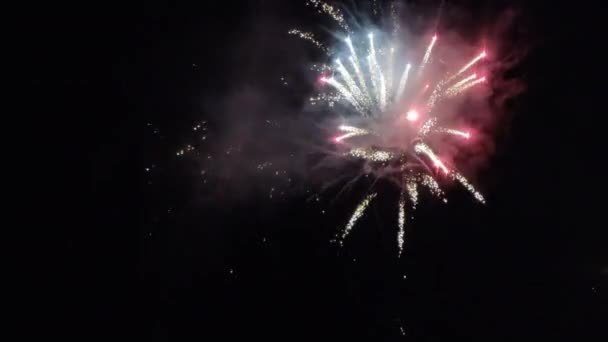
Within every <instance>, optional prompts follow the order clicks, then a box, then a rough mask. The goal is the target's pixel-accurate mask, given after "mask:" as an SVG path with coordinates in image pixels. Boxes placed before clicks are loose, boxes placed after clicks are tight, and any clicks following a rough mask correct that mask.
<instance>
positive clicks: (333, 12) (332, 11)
mask: <svg viewBox="0 0 608 342" xmlns="http://www.w3.org/2000/svg"><path fill="white" fill-rule="evenodd" d="M308 4H310V5H312V6H314V7H315V8H319V6H320V7H321V10H322V11H323V12H325V13H326V14H328V15H329V16H330V17H332V18H333V19H334V20H335V21H337V22H338V25H340V27H342V28H343V29H344V30H345V31H347V32H348V31H350V29H349V28H348V24H347V23H346V20H344V15H342V12H341V11H340V10H339V9H337V8H335V7H333V6H332V5H330V4H328V3H326V2H325V1H321V0H308Z"/></svg>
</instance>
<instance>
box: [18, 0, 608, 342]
mask: <svg viewBox="0 0 608 342" xmlns="http://www.w3.org/2000/svg"><path fill="white" fill-rule="evenodd" d="M454 4H455V5H457V6H459V7H461V8H463V9H464V10H465V11H470V13H474V16H475V17H479V18H480V22H488V21H490V20H491V18H492V17H493V15H494V14H497V13H501V11H503V10H504V9H505V8H516V9H518V10H519V11H521V13H523V18H524V19H523V23H525V25H527V27H526V29H527V32H529V34H530V42H531V44H530V45H531V49H530V52H529V54H528V55H527V56H526V57H525V58H524V59H523V60H522V61H521V62H520V65H519V66H518V67H517V70H515V71H514V72H515V73H516V74H517V75H518V77H521V78H522V79H523V80H524V81H525V84H526V86H527V90H526V92H525V93H524V94H522V95H521V96H520V97H519V98H518V99H517V101H516V103H515V105H514V107H513V108H516V109H517V113H515V114H514V115H513V119H512V121H511V124H510V125H509V127H508V132H507V133H506V135H507V136H508V139H504V140H503V144H504V145H502V146H499V149H498V150H497V154H496V156H495V158H494V159H493V160H492V163H491V165H490V169H489V170H488V172H489V173H490V174H492V177H491V178H492V181H493V182H494V185H493V190H492V193H491V194H490V198H489V205H488V206H487V207H485V208H481V207H478V206H475V205H472V204H471V201H470V200H469V199H468V198H467V197H466V195H465V194H460V193H456V194H454V195H455V196H456V198H455V199H453V200H452V201H451V203H452V204H451V205H450V206H448V207H447V209H438V207H433V206H431V207H430V208H428V209H422V212H421V213H420V214H419V216H420V217H419V222H417V224H416V230H415V232H414V233H413V235H412V242H411V245H410V247H408V248H409V251H408V254H407V256H406V257H404V258H402V259H400V260H397V259H396V258H395V252H396V251H395V250H393V249H391V248H393V247H388V248H387V246H390V239H392V238H393V237H392V236H393V235H391V234H387V233H382V232H381V230H374V229H373V228H372V229H367V230H365V229H361V230H359V231H360V233H358V235H357V234H354V236H353V238H352V242H351V243H350V244H349V245H348V248H345V249H341V250H339V249H337V248H336V247H335V246H333V245H331V244H330V243H329V242H328V241H329V239H330V238H331V236H332V234H333V231H332V229H335V226H334V225H331V224H330V223H331V222H332V219H329V220H326V219H325V218H324V217H321V216H319V215H318V210H313V209H310V208H309V207H303V206H301V205H300V202H299V200H298V199H294V200H293V201H291V202H290V201H283V202H278V203H273V204H269V203H266V202H262V201H257V200H254V199H251V200H250V201H244V203H240V204H233V205H231V206H230V207H229V208H223V207H221V206H217V207H213V206H202V207H197V201H196V200H195V197H196V187H195V189H192V184H193V183H194V181H193V180H194V179H195V176H194V175H192V174H191V173H192V171H191V170H190V169H191V168H192V167H188V166H187V165H186V166H184V164H183V162H181V161H177V159H176V158H174V152H175V150H176V149H177V147H178V146H180V144H181V143H182V141H180V138H179V136H180V135H181V134H182V132H184V131H185V130H188V129H189V128H190V127H191V123H192V122H195V121H196V120H200V119H201V118H204V117H205V115H206V114H205V113H204V111H203V112H201V110H200V104H199V102H201V101H203V100H204V99H206V98H209V97H213V96H222V94H226V93H229V92H230V91H231V90H232V88H231V87H233V86H234V84H238V83H240V82H254V81H255V82H259V84H262V85H263V84H265V83H266V82H270V81H269V80H267V79H264V75H265V74H266V70H265V68H270V69H272V68H273V66H272V65H268V63H266V64H264V63H262V62H261V61H260V58H261V57H260V56H263V55H264V52H263V51H262V52H260V51H256V53H254V54H253V56H257V57H256V58H248V56H247V54H244V53H243V52H242V46H240V47H238V48H237V47H235V44H234V42H235V41H239V37H240V36H243V35H246V34H248V33H251V32H256V29H259V27H258V25H264V20H267V17H273V16H280V17H281V18H282V21H278V22H289V21H291V20H292V19H293V20H300V21H302V20H304V21H306V20H308V18H307V16H308V15H303V14H301V12H300V10H299V9H300V8H302V7H303V6H301V4H295V2H294V3H293V4H292V3H291V1H290V2H287V1H286V2H281V1H261V0H260V1H250V2H238V1H234V2H203V1H201V2H197V3H194V4H183V3H182V4H177V5H176V4H168V3H158V2H154V3H153V2H149V3H148V2H146V3H136V4H128V5H127V4H111V5H108V4H105V5H104V6H102V5H101V4H100V5H98V6H96V5H85V4H62V5H53V6H52V7H51V6H49V7H45V8H34V9H30V11H31V13H32V14H30V15H29V16H27V17H26V18H24V19H23V22H22V23H21V25H22V26H20V27H26V28H22V30H23V31H22V32H20V34H21V33H24V34H23V35H22V37H23V39H22V40H20V41H21V43H20V44H21V47H20V49H19V51H23V60H22V61H24V62H25V63H24V64H25V65H27V66H26V67H24V69H23V70H24V72H23V75H22V76H21V79H22V80H23V81H24V82H25V84H26V85H27V86H28V87H30V88H31V89H32V90H31V91H30V92H29V93H28V96H27V100H26V101H25V104H24V106H25V108H26V109H27V111H28V112H29V115H26V121H27V123H28V125H31V126H30V127H32V129H33V130H35V134H33V135H35V136H36V138H41V140H40V142H39V143H37V144H36V145H37V148H36V150H35V151H37V152H35V153H33V155H34V157H33V158H31V157H28V158H27V159H28V161H29V162H30V163H32V164H33V166H32V167H31V168H29V167H28V170H30V172H31V174H28V177H30V179H31V181H30V182H28V184H32V185H33V187H34V190H35V191H37V192H39V193H40V195H38V196H36V200H35V201H36V202H37V204H40V205H39V206H38V205H36V206H35V207H36V208H38V207H40V209H31V211H33V212H29V213H28V214H27V216H26V217H25V220H26V221H27V222H30V220H32V227H37V228H35V229H28V230H27V231H28V232H31V234H30V233H28V234H30V236H29V240H30V242H31V243H29V244H28V247H27V248H26V249H25V250H24V251H23V252H22V254H21V256H20V258H22V259H23V260H27V265H28V266H27V267H25V266H24V269H25V271H26V273H27V274H29V275H30V276H28V277H25V278H24V279H26V287H25V288H26V289H27V292H28V294H27V295H26V299H27V300H26V301H24V302H23V304H22V305H20V307H21V310H20V312H21V314H20V317H23V318H24V319H25V320H26V322H28V323H27V324H26V327H27V328H26V329H28V330H30V331H33V332H36V333H41V334H42V335H45V336H52V335H56V336H63V337H65V338H83V339H85V340H90V339H107V338H109V337H113V338H122V337H128V338H137V339H144V338H145V339H153V340H157V339H158V340H168V339H172V340H175V339H178V340H179V339H184V340H185V339H207V340H211V341H216V340H217V341H222V340H244V339H256V340H257V339H265V340H294V339H295V340H312V339H314V340H330V339H332V340H366V341H367V340H370V341H371V340H374V341H378V340H382V341H393V340H407V339H409V340H416V341H418V340H420V341H440V340H441V341H447V340H454V339H455V338H460V337H462V338H466V339H468V340H480V341H481V340H493V341H497V340H537V339H538V338H547V339H552V340H573V339H576V340H583V341H589V340H598V341H600V340H605V338H606V323H608V321H607V317H608V313H607V311H606V294H605V292H606V272H607V271H606V269H607V267H608V262H607V258H606V252H605V250H606V242H607V241H606V237H607V234H608V233H607V232H606V225H605V223H604V220H603V216H604V215H603V214H602V213H603V211H604V210H605V209H604V208H603V205H604V204H605V201H604V200H603V194H604V192H603V189H600V184H601V183H602V178H603V177H604V176H603V171H602V168H603V167H604V166H603V164H604V161H603V158H604V153H603V152H602V149H603V146H602V143H600V141H601V140H602V138H603V135H602V133H601V127H600V126H601V122H602V116H603V115H604V114H605V110H604V109H603V108H605V106H604V105H603V104H602V102H603V101H602V100H603V98H602V96H603V89H604V88H605V78H603V76H602V74H603V70H604V69H605V66H604V61H603V60H602V58H601V50H602V49H603V47H602V44H603V42H604V38H603V36H602V32H601V29H600V27H601V26H603V25H602V22H601V20H602V18H601V10H600V9H596V8H593V7H591V6H588V5H586V4H583V3H580V2H579V3H567V4H563V5H560V4H556V3H555V2H539V3H537V2H535V3H534V4H528V3H526V2H507V1H504V2H492V3H491V4H488V3H485V4H484V3H481V2H471V1H460V2H454ZM429 7H430V8H432V7H433V6H431V5H429ZM302 15H303V16H304V17H302ZM302 18H304V19H302ZM473 26H474V25H473ZM271 28H273V29H274V26H273V27H271ZM278 28H280V29H283V28H282V27H280V25H279V26H278ZM471 30H475V27H472V28H471ZM262 31H264V30H262ZM250 47H251V48H252V49H253V50H256V49H255V47H256V46H255V44H252V45H251V46H250ZM269 54H270V55H273V54H272V53H269ZM277 54H279V55H280V50H279V52H278V53H275V54H274V55H273V56H275V55H277ZM193 64H194V65H193ZM235 68H239V69H241V70H242V71H243V72H235V71H234V69H235ZM270 69H269V70H270ZM268 74H269V76H268V77H269V78H270V77H275V76H276V75H278V74H280V72H278V71H276V70H274V71H268ZM30 95H31V96H30ZM147 122H153V123H154V125H155V127H160V128H161V129H162V132H163V136H164V137H165V138H164V139H165V140H163V141H162V142H160V143H159V142H158V139H157V138H156V137H150V132H149V128H148V127H147V126H146V123H147ZM598 128H600V129H599V131H600V132H599V133H595V132H596V130H598ZM592 132H593V133H592ZM155 139H156V140H155ZM32 159H34V160H32ZM151 160H155V161H156V162H157V164H158V165H160V166H161V167H162V168H164V169H163V173H162V175H160V176H158V177H157V178H155V179H154V185H153V186H150V185H149V184H148V182H149V181H150V175H149V174H148V173H146V172H144V171H143V169H144V168H145V167H146V166H147V165H149V164H150V161H151ZM459 196H461V199H459ZM169 208H172V209H171V210H172V211H171V212H168V210H169ZM433 210H438V211H437V212H438V213H440V214H437V212H433ZM380 214H382V215H383V213H380ZM382 215H379V216H382ZM338 219H339V218H337V217H336V218H333V220H334V221H335V220H338ZM328 221H329V223H328ZM366 224H367V225H368V226H369V227H373V226H374V222H373V219H372V220H369V221H368V222H367V223H366ZM389 235H390V236H389ZM263 239H264V240H263ZM381 241H384V242H381ZM386 241H389V242H386ZM24 265H25V264H24ZM404 274H405V275H407V278H406V279H403V275H404ZM400 326H401V327H403V328H404V330H405V336H402V334H401V332H400Z"/></svg>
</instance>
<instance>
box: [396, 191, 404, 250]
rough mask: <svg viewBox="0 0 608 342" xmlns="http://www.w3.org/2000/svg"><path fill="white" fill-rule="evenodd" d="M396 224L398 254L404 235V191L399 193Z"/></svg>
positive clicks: (401, 248)
mask: <svg viewBox="0 0 608 342" xmlns="http://www.w3.org/2000/svg"><path fill="white" fill-rule="evenodd" d="M397 225H398V227H399V231H398V232H397V244H398V247H399V256H401V253H402V252H403V242H404V239H403V237H404V235H405V229H404V226H405V191H403V190H402V191H401V195H399V214H398V217H397Z"/></svg>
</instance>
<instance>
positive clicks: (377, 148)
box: [290, 0, 487, 254]
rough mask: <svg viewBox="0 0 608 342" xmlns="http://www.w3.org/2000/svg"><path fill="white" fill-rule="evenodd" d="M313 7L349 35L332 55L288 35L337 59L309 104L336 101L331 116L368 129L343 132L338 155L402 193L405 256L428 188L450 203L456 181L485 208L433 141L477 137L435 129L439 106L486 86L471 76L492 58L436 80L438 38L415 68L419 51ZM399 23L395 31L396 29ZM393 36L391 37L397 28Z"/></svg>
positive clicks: (359, 211)
mask: <svg viewBox="0 0 608 342" xmlns="http://www.w3.org/2000/svg"><path fill="white" fill-rule="evenodd" d="M308 4H309V5H312V6H313V7H314V8H316V9H317V10H318V11H319V12H323V13H325V14H327V15H329V16H330V17H331V18H333V19H334V20H335V21H336V22H337V24H338V26H339V27H340V28H341V29H342V30H343V32H342V33H338V34H336V36H342V40H341V41H340V42H339V44H338V47H337V48H335V49H329V48H327V47H326V46H325V45H324V44H322V43H321V42H319V41H318V40H316V39H315V38H314V35H313V34H312V33H307V32H302V31H300V30H296V29H294V30H292V31H290V33H291V34H294V35H297V36H299V37H300V38H302V39H305V40H307V41H309V42H311V43H313V44H314V45H315V46H317V47H318V48H320V49H322V50H323V51H324V52H325V53H327V55H328V56H330V57H331V58H332V59H333V65H330V66H329V68H328V69H327V70H325V72H324V74H323V76H321V77H320V78H319V80H320V82H321V84H322V89H323V91H322V94H321V95H319V96H317V97H314V98H311V102H313V104H316V103H317V102H319V101H320V100H322V99H331V103H330V105H331V106H332V108H334V107H333V104H334V103H341V104H343V105H344V107H345V108H347V110H348V111H350V112H354V113H356V114H358V115H359V116H361V117H362V119H360V120H359V121H358V122H361V121H363V124H360V125H358V126H357V127H355V126H352V125H341V126H339V127H337V130H338V131H340V132H341V133H340V134H341V135H339V136H337V137H335V138H333V141H334V143H336V144H338V145H339V148H341V149H344V150H345V152H344V153H342V154H340V155H341V156H342V157H343V158H355V159H360V160H362V161H364V162H365V163H368V164H369V165H370V166H371V167H372V169H375V170H381V172H378V174H380V175H382V177H386V178H390V179H391V180H393V181H394V183H395V184H397V186H399V187H400V189H401V195H400V197H399V201H398V204H397V224H398V233H397V243H398V248H399V254H401V253H402V251H403V245H404V241H405V225H406V223H407V217H408V216H410V217H411V212H413V211H414V210H415V209H416V206H417V204H418V199H419V193H418V191H419V188H421V187H424V188H426V189H428V191H429V193H430V194H432V195H434V196H436V197H437V198H440V199H442V200H443V201H444V202H447V199H446V198H445V194H444V192H443V191H442V190H441V188H440V185H439V183H440V181H448V180H451V181H456V182H459V183H460V184H461V185H463V186H464V187H465V188H466V189H467V190H468V191H469V192H470V193H471V194H472V195H473V197H474V198H475V199H476V200H477V201H479V202H481V203H485V200H484V198H483V196H482V195H481V193H479V192H478V191H477V190H476V189H475V188H474V187H473V185H472V184H471V183H470V182H469V181H468V180H467V179H466V178H465V177H464V176H462V175H461V174H460V173H459V172H458V171H457V170H456V169H455V167H454V166H453V165H450V163H449V162H448V161H447V160H443V159H442V157H441V155H440V154H438V153H437V152H436V151H435V150H434V149H433V144H432V140H431V139H429V137H431V136H436V135H438V134H444V135H450V136H453V137H454V138H457V139H452V140H451V141H453V143H459V142H458V140H459V139H464V140H467V139H469V138H470V137H471V134H470V133H469V132H468V131H464V130H459V129H457V128H451V127H437V123H438V122H442V119H443V118H442V116H441V112H440V111H438V110H436V108H437V106H436V105H437V104H439V103H441V102H442V101H443V100H444V99H448V98H452V97H455V96H458V95H461V94H463V93H465V92H466V91H467V90H469V89H471V88H472V87H475V86H477V85H480V84H482V83H483V82H484V81H485V80H486V78H485V77H484V76H479V75H477V74H476V73H473V72H471V70H474V69H475V67H476V65H477V64H478V63H480V62H481V61H482V60H483V59H484V58H486V56H487V54H486V52H485V51H482V52H481V53H480V54H479V55H477V56H475V57H473V58H472V59H471V60H469V61H468V62H467V63H466V64H465V65H464V66H462V67H460V68H454V69H453V70H456V71H454V72H452V73H447V74H443V75H439V76H438V75H437V72H431V71H434V70H432V69H433V68H432V66H433V63H434V62H435V61H434V59H433V52H434V51H435V50H436V47H437V46H439V45H440V44H441V41H440V38H439V37H438V35H437V34H433V35H430V37H429V38H428V45H427V46H426V48H425V50H424V53H422V54H420V55H418V56H419V57H418V58H419V62H418V63H413V61H408V60H407V59H405V58H403V56H406V55H409V56H412V55H415V54H416V53H415V51H414V52H411V51H409V53H407V54H406V50H407V49H405V48H403V47H400V45H399V44H398V43H399V42H398V41H397V39H396V35H395V34H393V35H389V34H384V33H383V31H381V30H373V31H372V32H363V34H360V33H358V32H353V31H352V30H351V26H352V27H354V26H355V25H349V23H348V22H347V20H346V19H345V16H344V15H343V13H342V12H341V11H340V10H339V9H338V8H336V7H335V6H332V5H330V4H327V3H325V2H323V1H319V0H314V1H313V0H309V1H308ZM391 8H392V9H394V7H391ZM392 12H394V11H392ZM392 14H393V15H394V13H392ZM393 21H394V24H393V25H394V26H395V25H396V24H397V21H396V20H393ZM394 29H395V31H393V33H394V32H396V30H397V29H398V27H395V28H394ZM336 57H338V58H336ZM343 61H348V63H343ZM467 71H468V72H467ZM313 99H314V101H313ZM442 124H443V122H442ZM447 124H449V122H447ZM386 127H389V128H386ZM369 169H370V168H367V170H369ZM377 194H378V193H377V191H375V190H373V189H372V190H370V192H369V193H368V194H367V195H366V196H365V197H364V198H363V200H362V201H361V202H360V203H359V204H358V205H357V207H356V209H355V211H354V213H353V214H352V216H351V217H350V219H349V220H348V222H347V224H346V226H345V228H344V229H343V231H342V234H341V235H340V238H341V241H343V239H344V238H346V237H347V236H348V235H349V233H350V232H351V230H352V229H353V227H354V226H355V224H356V223H357V221H358V220H359V219H360V218H361V216H363V215H364V213H365V211H366V209H367V208H368V207H369V205H370V203H371V202H372V200H373V199H374V198H375V197H376V196H377Z"/></svg>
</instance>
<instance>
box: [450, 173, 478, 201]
mask: <svg viewBox="0 0 608 342" xmlns="http://www.w3.org/2000/svg"><path fill="white" fill-rule="evenodd" d="M451 176H452V178H453V179H456V180H457V181H458V182H460V184H462V186H464V187H465V189H467V190H468V191H469V192H470V193H471V194H472V195H473V197H475V199H476V200H478V201H479V202H481V203H484V204H485V203H486V200H485V199H484V198H483V195H482V194H481V193H479V192H478V191H477V190H476V189H475V187H474V186H473V185H472V184H471V183H469V181H468V180H467V179H466V178H465V177H464V176H463V175H461V174H460V173H458V172H456V171H452V173H451Z"/></svg>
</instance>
